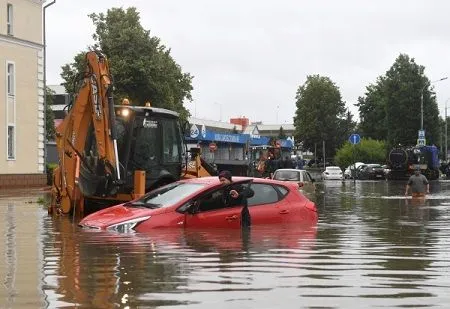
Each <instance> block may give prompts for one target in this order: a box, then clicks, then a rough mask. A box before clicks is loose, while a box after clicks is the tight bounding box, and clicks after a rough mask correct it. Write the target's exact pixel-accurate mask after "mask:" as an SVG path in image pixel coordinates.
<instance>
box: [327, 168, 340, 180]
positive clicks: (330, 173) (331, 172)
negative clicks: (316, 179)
mask: <svg viewBox="0 0 450 309" xmlns="http://www.w3.org/2000/svg"><path fill="white" fill-rule="evenodd" d="M343 178H344V176H343V174H342V170H341V168H340V167H339V166H327V167H326V168H325V170H324V171H323V172H322V179H323V180H329V179H334V180H342V179H343Z"/></svg>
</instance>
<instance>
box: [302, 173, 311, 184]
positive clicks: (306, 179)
mask: <svg viewBox="0 0 450 309" xmlns="http://www.w3.org/2000/svg"><path fill="white" fill-rule="evenodd" d="M302 174H303V181H309V182H311V181H312V177H311V175H310V174H309V173H308V172H303V173H302Z"/></svg>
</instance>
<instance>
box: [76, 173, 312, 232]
mask: <svg viewBox="0 0 450 309" xmlns="http://www.w3.org/2000/svg"><path fill="white" fill-rule="evenodd" d="M236 185H241V186H250V189H251V190H252V191H253V192H254V194H253V195H252V196H251V197H249V198H248V199H247V204H248V210H249V212H250V217H251V224H252V226H253V225H261V224H282V223H283V224H287V223H305V222H315V221H317V209H316V205H315V204H314V203H313V202H311V201H310V200H309V199H308V198H307V197H305V196H304V195H303V194H302V193H301V192H300V191H299V190H298V188H299V187H298V184H296V183H291V182H282V181H276V180H271V179H261V178H247V177H233V184H231V185H229V186H232V187H233V186H236ZM224 192H229V191H228V188H227V186H223V185H222V184H221V183H220V182H219V178H218V177H202V178H194V179H188V180H180V181H177V182H174V183H171V184H169V185H166V186H163V187H161V188H159V189H156V190H154V191H151V192H149V193H147V194H146V195H145V196H144V197H142V198H140V199H137V200H135V201H132V202H127V203H124V204H120V205H117V206H113V207H109V208H106V209H103V210H100V211H98V212H95V213H93V214H91V215H88V216H86V217H85V218H84V219H83V220H81V221H80V226H82V227H85V228H91V229H99V230H111V231H118V232H134V231H138V232H146V231H151V230H154V229H157V228H239V227H240V226H241V219H242V218H241V214H242V209H243V207H244V205H243V204H236V205H235V204H227V203H226V202H225V200H224V199H222V198H216V197H221V196H224Z"/></svg>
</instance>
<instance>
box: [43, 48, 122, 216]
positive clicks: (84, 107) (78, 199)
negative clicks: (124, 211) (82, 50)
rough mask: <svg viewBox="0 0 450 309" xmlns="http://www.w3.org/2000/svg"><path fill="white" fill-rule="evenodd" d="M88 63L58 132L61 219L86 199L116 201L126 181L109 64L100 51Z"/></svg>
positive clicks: (56, 191) (56, 187) (56, 197)
mask: <svg viewBox="0 0 450 309" xmlns="http://www.w3.org/2000/svg"><path fill="white" fill-rule="evenodd" d="M85 60H86V70H85V72H84V74H83V76H82V80H81V85H80V89H79V91H78V93H77V94H76V97H75V100H74V103H73V105H72V107H71V109H70V110H69V112H68V114H67V115H66V117H65V119H64V120H63V122H62V123H61V124H60V125H59V126H58V127H57V128H56V145H57V151H58V156H59V166H58V167H57V168H56V169H55V171H54V173H53V187H52V205H51V206H52V208H53V209H55V208H56V209H58V210H59V211H60V212H62V213H69V212H71V211H72V210H73V208H74V207H76V205H77V204H82V200H83V198H84V197H85V196H89V195H92V194H94V193H95V194H96V195H100V196H111V195H114V194H115V192H116V190H117V187H118V185H119V184H120V181H121V175H120V168H119V159H118V152H117V140H116V139H117V137H116V132H115V127H114V119H115V118H114V117H115V113H114V102H113V98H112V90H113V85H112V77H111V74H110V71H109V65H108V61H107V59H106V57H105V56H104V55H103V54H102V53H100V52H98V51H89V52H87V53H86V58H85Z"/></svg>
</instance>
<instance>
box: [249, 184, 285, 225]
mask: <svg viewBox="0 0 450 309" xmlns="http://www.w3.org/2000/svg"><path fill="white" fill-rule="evenodd" d="M251 189H252V190H253V192H254V195H253V197H251V198H249V199H248V208H249V211H250V218H251V223H252V225H255V224H273V223H282V222H286V221H289V216H290V213H291V209H290V206H289V204H288V203H287V201H286V200H285V199H284V196H285V195H286V194H287V192H288V190H287V189H286V188H285V187H283V186H278V185H272V184H269V183H255V182H254V183H252V185H251Z"/></svg>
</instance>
